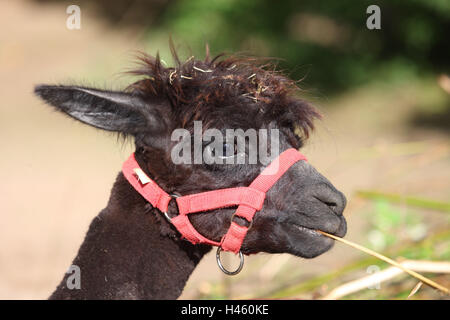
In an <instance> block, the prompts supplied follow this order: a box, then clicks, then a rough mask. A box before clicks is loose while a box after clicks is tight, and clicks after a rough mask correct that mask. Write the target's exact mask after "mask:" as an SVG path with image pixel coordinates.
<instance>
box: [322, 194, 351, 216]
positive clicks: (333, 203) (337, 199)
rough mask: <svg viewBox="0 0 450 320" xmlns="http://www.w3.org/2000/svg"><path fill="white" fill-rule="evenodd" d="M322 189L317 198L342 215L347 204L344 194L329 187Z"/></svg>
mask: <svg viewBox="0 0 450 320" xmlns="http://www.w3.org/2000/svg"><path fill="white" fill-rule="evenodd" d="M321 191H322V192H320V193H319V194H318V195H317V196H316V197H315V198H316V199H317V200H319V201H320V202H322V203H324V204H326V205H327V206H328V207H329V208H330V210H332V211H333V212H334V213H335V214H336V215H338V216H341V215H342V214H343V212H344V209H345V206H346V204H347V199H346V198H345V196H344V194H343V193H342V192H340V191H337V190H335V189H334V190H333V189H331V188H329V187H327V188H325V189H324V190H321Z"/></svg>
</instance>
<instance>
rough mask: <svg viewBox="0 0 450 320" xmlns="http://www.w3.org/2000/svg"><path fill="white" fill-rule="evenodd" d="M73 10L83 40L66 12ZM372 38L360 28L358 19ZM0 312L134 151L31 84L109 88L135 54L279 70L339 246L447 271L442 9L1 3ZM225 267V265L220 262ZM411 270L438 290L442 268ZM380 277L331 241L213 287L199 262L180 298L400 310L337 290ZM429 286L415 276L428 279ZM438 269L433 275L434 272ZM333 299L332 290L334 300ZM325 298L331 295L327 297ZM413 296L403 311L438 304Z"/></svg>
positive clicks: (391, 282) (68, 242)
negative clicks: (309, 121) (319, 250)
mask: <svg viewBox="0 0 450 320" xmlns="http://www.w3.org/2000/svg"><path fill="white" fill-rule="evenodd" d="M71 4H76V5H78V6H79V7H80V8H81V29H79V30H70V29H68V28H67V26H66V20H67V19H68V17H69V14H68V13H66V9H67V7H68V6H69V5H71ZM372 4H376V5H378V6H379V7H380V9H381V29H379V30H376V29H375V30H369V29H368V28H367V27H366V20H367V18H368V17H369V16H370V14H367V13H366V9H367V7H368V6H369V5H372ZM0 6H1V10H0V25H1V28H0V83H1V86H0V92H1V98H2V99H1V102H0V147H1V148H0V150H1V155H2V156H1V157H0V181H1V182H0V298H1V299H45V298H47V297H48V296H49V295H50V293H51V292H52V291H53V290H54V288H55V287H56V285H57V284H58V283H59V281H60V279H61V278H62V276H63V274H64V273H65V271H66V270H67V268H68V267H69V265H70V264H71V261H72V259H73V258H74V256H75V255H76V252H77V250H78V248H79V246H80V244H81V242H82V241H83V238H84V235H85V232H86V231H87V228H88V225H89V223H90V221H91V220H92V219H93V218H94V216H95V215H97V213H98V212H99V211H100V210H101V209H102V208H104V207H105V206H106V202H107V200H108V198H109V192H110V189H111V186H112V184H113V181H114V180H115V177H116V175H117V173H118V172H119V170H120V167H121V163H122V161H124V160H125V159H126V158H127V156H128V155H129V153H130V152H131V151H132V145H130V144H125V145H123V144H122V143H120V142H117V140H116V138H115V137H114V136H113V135H111V134H108V133H105V132H101V131H99V130H95V129H92V128H89V127H87V126H83V125H81V124H79V123H76V122H74V121H72V120H70V119H68V118H67V117H64V116H62V115H60V114H56V113H54V112H53V111H51V109H50V108H48V107H46V106H44V104H43V103H42V102H41V101H39V100H38V99H37V98H35V97H34V96H33V95H32V90H33V86H34V85H35V84H37V83H64V84H69V83H77V84H84V85H92V86H97V87H100V88H109V89H121V88H124V87H125V86H126V85H127V84H128V83H130V82H131V81H133V80H136V79H134V78H130V77H129V76H124V75H122V74H121V72H123V71H126V70H127V69H129V68H131V67H133V65H134V55H135V54H136V52H137V50H142V51H145V52H148V53H150V54H156V53H157V52H158V51H159V53H160V54H161V56H162V58H163V59H164V60H165V61H167V62H168V63H169V64H170V61H171V56H170V54H169V42H168V39H169V37H170V36H172V37H173V39H174V42H175V43H176V44H177V47H178V48H179V50H180V52H181V53H182V56H184V57H186V58H188V57H190V56H191V55H194V56H196V57H198V58H200V59H202V58H203V57H204V50H205V49H204V48H205V44H206V43H208V44H209V46H210V48H211V51H212V53H213V54H218V53H221V52H243V53H247V54H251V55H258V56H259V55H260V56H269V57H276V58H279V60H278V62H277V64H278V67H279V69H280V70H284V71H285V73H286V74H288V75H289V76H290V77H291V78H293V79H295V80H300V79H303V80H302V81H301V83H300V87H301V88H302V89H303V90H304V96H303V98H306V99H309V100H310V101H312V102H313V103H314V104H315V105H316V106H317V108H319V109H320V110H321V111H322V113H323V114H324V119H323V121H320V122H318V123H317V130H316V132H315V133H314V134H313V136H312V138H311V139H310V140H309V141H308V143H307V145H306V147H305V149H304V150H303V152H304V153H305V154H306V155H307V156H308V158H309V161H310V162H311V163H312V164H313V165H314V166H315V167H316V168H318V170H319V171H320V172H322V173H323V174H324V175H325V176H326V177H328V178H329V179H330V180H331V181H332V182H333V184H334V185H335V186H337V187H338V188H339V189H340V190H341V191H343V192H344V193H345V194H346V196H347V198H348V200H349V202H348V207H347V209H346V211H345V213H344V214H345V215H346V217H347V221H348V228H349V232H348V234H347V236H346V238H347V239H349V240H352V241H355V242H358V243H360V244H362V245H365V246H367V247H369V248H372V249H375V250H378V251H379V252H382V253H384V254H386V255H388V256H389V257H392V258H395V259H398V260H400V261H401V260H405V259H407V260H411V261H412V262H411V263H413V264H414V263H415V262H417V261H418V260H420V261H422V262H424V261H425V263H426V264H427V263H428V265H431V266H432V267H433V266H435V265H433V262H447V263H448V262H449V261H450V170H449V169H450V140H449V133H450V131H449V129H450V96H449V92H450V78H449V74H450V59H449V57H450V48H449V46H450V41H449V39H448V32H449V30H450V2H449V1H446V0H433V1H428V0H396V1H356V0H354V1H350V0H341V1H326V2H325V1H320V2H319V1H299V0H295V1H264V0H246V1H237V0H215V1H210V0H173V1H168V0H152V1H140V0H134V1H133V0H129V1H121V0H113V1H106V0H104V1H102V0H98V1H87V0H84V1H70V2H69V1H44V0H39V1H36V0H35V1H32V0H29V1H26V0H18V1H6V0H0ZM226 259H227V263H229V265H230V267H231V266H232V265H233V264H235V263H237V261H236V260H237V259H236V258H235V257H233V256H231V255H230V256H227V257H226ZM439 266H440V267H439V268H440V269H439V268H437V269H436V268H434V269H433V268H432V267H430V269H427V268H425V267H423V265H422V268H425V269H424V270H419V271H421V272H422V273H423V274H424V275H426V276H429V277H430V278H432V279H433V280H435V281H437V282H439V283H440V284H442V285H444V286H446V287H449V286H450V275H449V272H450V270H449V268H448V264H447V267H445V266H442V265H439ZM388 267H389V266H388V265H386V264H385V263H383V262H381V261H379V260H377V259H374V258H372V257H370V256H368V255H366V254H364V253H361V252H359V251H356V250H355V249H352V248H350V247H347V246H344V245H342V244H340V243H337V244H336V245H335V247H334V248H333V249H332V250H331V251H329V252H327V253H325V254H324V255H322V256H320V257H318V258H316V259H314V260H305V259H300V258H296V257H292V256H289V255H268V254H259V255H256V256H252V257H248V258H247V261H246V266H245V268H244V270H243V272H241V273H240V274H239V275H238V276H236V277H232V278H230V277H227V276H225V275H223V274H222V273H221V272H220V271H219V269H218V268H217V266H216V262H215V259H214V256H213V255H212V254H211V255H208V256H206V257H205V258H204V259H203V260H202V262H201V263H200V265H199V267H198V268H197V269H196V271H195V272H194V273H193V275H192V276H191V278H190V280H189V282H188V285H187V286H186V289H185V291H184V293H183V295H182V297H181V298H191V299H192V298H193V299H197V298H213V299H216V298H217V299H222V298H288V299H298V298H300V299H319V298H324V297H334V298H340V299H405V298H407V297H408V295H409V294H410V293H411V290H413V288H417V280H415V279H414V278H411V277H409V276H406V275H398V276H395V277H391V278H388V279H387V280H386V281H385V282H383V283H381V284H380V285H379V286H372V287H371V289H368V288H367V286H362V288H358V286H357V285H356V289H354V288H355V286H354V287H353V291H352V290H347V291H345V290H342V286H343V285H345V284H347V283H349V282H352V281H356V284H358V281H360V280H361V279H364V278H365V277H367V276H370V275H371V274H373V273H374V272H376V271H381V270H385V269H386V268H388ZM432 270H434V271H433V272H429V271H432ZM436 271H438V272H436ZM344 288H346V287H344ZM336 289H339V290H336ZM444 298H445V297H444V296H442V295H441V294H440V293H438V292H437V291H435V290H433V289H431V288H429V287H426V286H422V287H421V288H419V289H418V291H417V292H416V293H415V294H414V295H412V296H411V297H410V299H444Z"/></svg>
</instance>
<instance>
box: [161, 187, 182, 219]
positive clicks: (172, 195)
mask: <svg viewBox="0 0 450 320" xmlns="http://www.w3.org/2000/svg"><path fill="white" fill-rule="evenodd" d="M169 195H170V196H171V197H172V199H176V198H179V197H180V195H177V194H175V193H171V194H169ZM172 199H171V201H172ZM163 213H164V216H165V217H166V219H167V221H169V222H171V221H172V218H171V217H169V215H168V214H167V211H164V212H163Z"/></svg>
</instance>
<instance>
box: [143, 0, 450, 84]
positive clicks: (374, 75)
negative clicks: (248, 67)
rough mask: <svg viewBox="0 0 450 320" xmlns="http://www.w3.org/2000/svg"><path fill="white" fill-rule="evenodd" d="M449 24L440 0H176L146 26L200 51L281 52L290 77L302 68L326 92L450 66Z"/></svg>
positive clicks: (446, 6) (446, 8)
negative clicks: (376, 10) (369, 22)
mask: <svg viewBox="0 0 450 320" xmlns="http://www.w3.org/2000/svg"><path fill="white" fill-rule="evenodd" d="M371 4H377V5H378V6H379V7H380V8H381V30H369V29H367V27H366V19H367V17H368V14H366V9H367V7H368V6H369V5H371ZM449 27H450V5H449V2H448V1H445V0H441V1H436V0H435V1H427V0H414V1H410V0H397V1H387V0H386V1H356V0H342V1H337V2H332V1H327V2H322V1H312V0H305V1H298V0H287V1H269V0H248V1H237V0H217V1H209V0H179V1H174V2H172V3H171V4H169V5H168V6H167V8H166V9H165V10H164V11H163V13H162V15H161V16H160V17H159V19H158V20H157V23H156V24H155V25H153V26H152V27H151V28H149V39H150V38H152V35H155V34H161V33H163V34H164V35H166V36H168V35H169V34H172V35H173V36H174V38H175V40H176V42H177V43H185V44H186V45H188V46H189V47H190V48H191V49H192V52H193V54H195V55H200V56H202V55H203V51H204V45H205V43H206V42H208V43H209V44H210V46H211V49H212V50H213V52H214V53H219V52H221V51H228V52H236V51H244V52H248V53H251V54H259V55H264V56H273V57H280V58H282V59H283V60H282V61H280V62H279V64H280V67H281V68H282V69H285V70H289V72H290V76H291V77H293V78H294V79H301V78H303V77H304V76H305V75H307V77H306V81H305V84H304V85H305V86H307V87H310V88H311V87H314V88H318V89H319V90H321V91H322V90H326V92H327V93H329V92H332V91H333V90H336V91H337V90H342V89H346V88H350V87H352V86H356V85H360V84H362V83H364V82H367V81H370V80H374V79H375V80H376V79H380V78H381V79H383V78H384V77H388V78H391V77H393V76H394V77H395V75H396V74H397V73H398V74H399V77H401V78H404V76H405V75H406V76H407V77H410V76H419V75H420V76H423V75H424V74H434V73H436V72H442V71H444V70H446V69H447V70H448V69H449V66H450V62H449V60H448V58H447V55H448V52H449V51H450V50H449V42H448V41H446V38H447V37H446V34H445V32H446V30H448V29H449ZM381 71H383V72H381ZM402 75H403V76H402Z"/></svg>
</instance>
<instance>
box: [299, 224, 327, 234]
mask: <svg viewBox="0 0 450 320" xmlns="http://www.w3.org/2000/svg"><path fill="white" fill-rule="evenodd" d="M295 228H297V229H298V230H300V231H301V232H304V233H307V234H309V235H311V236H313V237H323V235H322V234H320V233H319V232H317V231H316V230H317V229H310V228H307V227H304V226H299V225H295Z"/></svg>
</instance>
